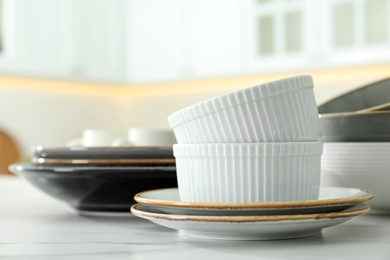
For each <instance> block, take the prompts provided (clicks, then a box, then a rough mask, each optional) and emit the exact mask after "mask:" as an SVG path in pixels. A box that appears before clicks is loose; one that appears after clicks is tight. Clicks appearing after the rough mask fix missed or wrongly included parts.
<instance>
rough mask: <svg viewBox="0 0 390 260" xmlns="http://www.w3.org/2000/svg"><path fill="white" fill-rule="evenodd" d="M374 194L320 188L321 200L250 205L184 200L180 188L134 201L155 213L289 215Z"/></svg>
mask: <svg viewBox="0 0 390 260" xmlns="http://www.w3.org/2000/svg"><path fill="white" fill-rule="evenodd" d="M372 197H373V193H372V192H371V191H368V190H363V189H356V188H339V187H320V195H319V199H318V200H305V201H285V202H250V203H207V202H185V201H180V195H179V190H178V188H168V189H156V190H149V191H144V192H140V193H138V194H136V195H135V196H134V200H135V201H136V202H138V203H141V204H148V205H150V207H151V208H153V210H154V211H156V212H160V213H167V214H179V215H209V216H218V215H223V216H228V215H241V216H245V215H285V214H311V213H326V212H334V211H341V210H345V209H348V208H349V207H351V206H353V205H355V204H358V203H361V202H365V201H368V200H370V199H371V198H372Z"/></svg>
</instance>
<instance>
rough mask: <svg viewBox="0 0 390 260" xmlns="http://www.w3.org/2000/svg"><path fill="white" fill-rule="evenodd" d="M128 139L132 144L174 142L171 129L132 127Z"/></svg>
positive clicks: (147, 144) (154, 144)
mask: <svg viewBox="0 0 390 260" xmlns="http://www.w3.org/2000/svg"><path fill="white" fill-rule="evenodd" d="M128 139H129V141H130V143H131V144H132V145H134V146H172V145H173V144H175V143H176V138H175V135H174V133H173V131H172V130H171V129H157V128H144V127H132V128H130V129H129V131H128Z"/></svg>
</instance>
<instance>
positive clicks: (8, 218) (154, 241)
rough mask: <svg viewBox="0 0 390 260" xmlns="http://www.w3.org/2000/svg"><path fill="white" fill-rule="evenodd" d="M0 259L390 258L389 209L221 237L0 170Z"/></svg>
mask: <svg viewBox="0 0 390 260" xmlns="http://www.w3.org/2000/svg"><path fill="white" fill-rule="evenodd" d="M0 209H1V210H0V259H44V260H45V259H94V260H95V259H135V260H137V259H142V260H144V259H170V260H176V259H180V260H183V259H185V260H193V259H194V260H195V259H197V260H198V259H201V260H209V259H210V260H215V259H224V260H230V259H234V260H237V259H240V260H247V259H376V260H377V259H379V260H381V259H386V260H388V259H390V247H389V245H390V215H378V214H373V213H369V214H367V215H364V216H360V217H356V218H354V219H352V220H350V221H348V222H346V223H343V224H340V225H338V226H335V227H330V228H326V229H324V230H323V231H322V233H321V234H320V235H316V236H313V237H308V238H302V239H292V240H277V241H219V240H205V239H196V238H191V237H186V236H182V235H181V234H179V233H178V232H176V231H175V230H171V229H168V228H164V227H161V226H158V225H156V224H153V223H151V222H149V221H147V220H144V219H140V218H136V217H134V216H131V215H130V213H129V215H128V216H125V217H97V216H96V217H92V216H80V215H77V214H76V213H75V212H74V211H72V210H71V209H70V208H69V207H68V206H67V205H66V204H64V203H63V202H61V201H57V200H54V199H52V198H50V197H48V196H47V195H45V194H43V193H42V192H41V191H39V190H37V189H35V188H34V187H32V186H30V185H29V184H28V183H27V182H25V181H24V180H22V179H20V178H18V177H14V176H0Z"/></svg>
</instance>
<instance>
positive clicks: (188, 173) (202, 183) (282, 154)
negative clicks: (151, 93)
mask: <svg viewBox="0 0 390 260" xmlns="http://www.w3.org/2000/svg"><path fill="white" fill-rule="evenodd" d="M173 152H174V156H175V158H176V171H177V178H178V187H179V194H180V199H181V200H183V201H190V202H268V201H297V200H312V199H317V198H318V195H319V194H318V193H319V185H320V171H321V169H320V167H321V165H320V164H321V153H322V143H321V142H289V143H282V142H280V143H230V144H175V145H174V146H173Z"/></svg>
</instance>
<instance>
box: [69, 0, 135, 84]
mask: <svg viewBox="0 0 390 260" xmlns="http://www.w3.org/2000/svg"><path fill="white" fill-rule="evenodd" d="M125 7H126V4H125V1H122V0H109V1H107V0H82V1H80V0H72V10H73V13H72V16H71V17H69V22H70V23H71V31H72V43H71V47H72V53H71V55H72V63H71V66H70V68H69V74H70V75H71V76H72V77H73V78H77V79H81V80H89V81H103V82H104V81H109V82H124V81H125V80H126V76H125V73H126V56H125V53H126V48H127V47H128V46H126V41H125V40H126V37H125V29H126V24H125V23H126V20H125V16H126V9H125Z"/></svg>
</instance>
